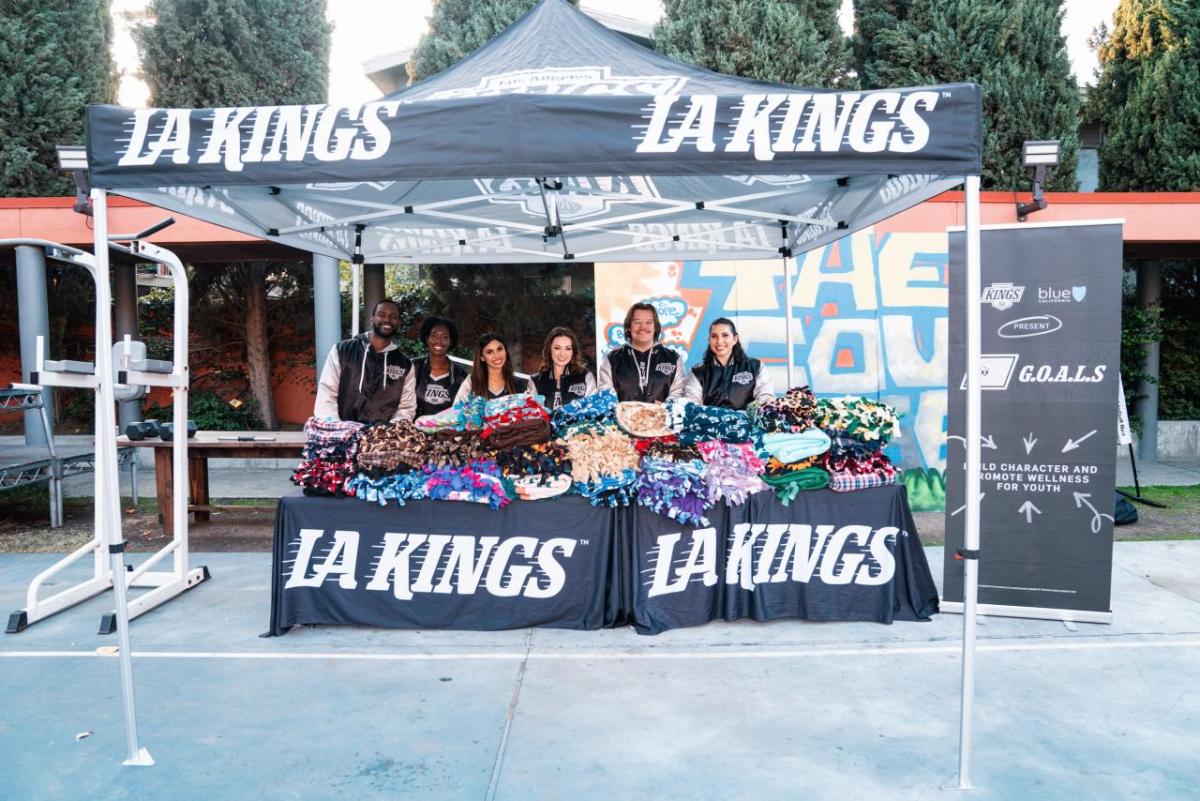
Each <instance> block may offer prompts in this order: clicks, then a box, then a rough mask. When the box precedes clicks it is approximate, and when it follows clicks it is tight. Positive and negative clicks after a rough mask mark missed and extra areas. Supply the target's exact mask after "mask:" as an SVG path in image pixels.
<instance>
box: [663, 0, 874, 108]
mask: <svg viewBox="0 0 1200 801" xmlns="http://www.w3.org/2000/svg"><path fill="white" fill-rule="evenodd" d="M840 6H841V2H840V0H666V2H664V3H663V12H664V16H663V19H662V21H661V22H660V23H659V24H658V25H657V26H656V27H655V29H654V46H655V47H656V48H657V49H658V50H659V51H660V52H662V53H663V54H664V55H666V56H667V57H669V58H673V59H675V60H676V61H684V62H687V63H689V64H695V65H697V66H700V67H704V68H706V69H710V70H714V71H716V72H723V73H726V74H728V75H740V76H742V77H744V78H754V79H757V80H760V81H770V82H772V83H790V84H797V85H800V86H830V87H832V86H841V85H844V84H846V83H847V82H848V81H849V82H851V83H852V80H853V79H848V77H847V76H848V73H849V71H850V64H851V61H850V47H849V44H848V42H847V41H846V37H845V36H844V35H843V34H842V29H841V26H840V25H839V24H838V18H837V15H838V8H839V7H840Z"/></svg>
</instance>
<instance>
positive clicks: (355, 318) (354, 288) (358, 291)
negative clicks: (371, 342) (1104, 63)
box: [350, 261, 362, 337]
mask: <svg viewBox="0 0 1200 801" xmlns="http://www.w3.org/2000/svg"><path fill="white" fill-rule="evenodd" d="M361 272H362V265H361V264H359V263H358V262H357V261H356V262H352V263H351V264H350V275H351V276H352V278H351V282H350V336H352V337H356V336H358V329H359V325H360V322H361V319H362V317H361V315H360V314H359V312H358V307H359V306H360V305H362V304H361V302H360V297H361V295H362V279H361Z"/></svg>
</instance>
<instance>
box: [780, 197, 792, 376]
mask: <svg viewBox="0 0 1200 801" xmlns="http://www.w3.org/2000/svg"><path fill="white" fill-rule="evenodd" d="M787 225H788V224H787V220H780V221H779V227H780V231H781V233H782V235H783V242H782V243H781V246H780V248H779V255H781V256H783V320H784V322H783V324H784V327H785V330H784V333H783V341H784V344H785V347H786V348H787V388H788V389H791V388H792V387H794V386H795V385H796V384H795V382H794V381H793V380H792V361H793V360H794V359H795V357H796V346H795V342H794V341H793V337H792V249H791V248H790V247H788V233H787Z"/></svg>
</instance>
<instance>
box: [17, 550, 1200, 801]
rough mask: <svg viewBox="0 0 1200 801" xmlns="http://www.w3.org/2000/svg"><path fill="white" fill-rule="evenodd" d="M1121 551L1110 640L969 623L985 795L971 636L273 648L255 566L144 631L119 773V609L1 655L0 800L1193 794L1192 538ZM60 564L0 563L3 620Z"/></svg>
mask: <svg viewBox="0 0 1200 801" xmlns="http://www.w3.org/2000/svg"><path fill="white" fill-rule="evenodd" d="M1115 554H1116V564H1115V568H1114V575H1113V598H1114V601H1113V608H1114V622H1113V624H1112V625H1108V626H1102V625H1088V624H1078V626H1077V631H1070V630H1068V628H1067V627H1065V626H1064V625H1063V624H1062V623H1060V622H1052V621H1035V620H1016V619H1003V618H988V619H985V620H984V625H981V626H980V627H979V629H978V631H979V638H980V639H979V642H980V648H979V656H978V692H977V696H976V715H975V720H976V731H975V740H974V742H975V750H974V762H973V770H972V778H973V779H974V782H975V784H976V787H977V789H975V790H973V791H970V792H960V791H957V790H943V789H941V787H942V785H943V784H945V783H947V782H948V781H949V780H951V779H953V778H954V777H955V776H956V770H957V764H958V763H957V747H958V720H959V706H958V704H959V700H958V699H959V680H960V673H959V654H960V651H959V648H960V646H959V642H960V640H959V638H960V635H961V632H962V618H961V616H957V615H948V614H947V615H940V616H938V617H937V618H936V619H935V620H934V621H932V622H930V623H897V624H895V625H892V626H883V625H877V624H859V623H840V624H811V623H804V622H799V621H780V622H775V623H769V624H762V623H748V622H743V623H714V624H710V625H707V626H703V627H699V628H694V629H684V630H677V631H673V632H668V633H666V634H662V635H659V636H657V637H641V636H638V635H636V634H634V633H633V632H632V630H629V629H622V630H615V631H614V630H607V631H597V632H576V631H558V630H549V629H538V630H519V631H506V632H490V633H489V632H433V631H424V632H415V631H390V630H378V629H355V628H333V627H321V628H302V629H298V630H295V631H293V632H292V633H290V634H288V635H287V636H284V637H281V638H274V639H261V638H259V637H258V635H259V634H260V633H261V632H263V631H264V630H265V629H266V628H267V619H268V611H269V589H270V556H269V555H268V554H260V553H244V554H202V555H199V556H198V557H196V558H195V560H194V564H206V565H208V566H209V568H210V569H211V570H212V573H213V578H212V580H211V581H209V582H207V583H205V584H202V585H200V586H199V587H197V588H195V589H193V590H191V591H190V592H189V593H187V594H185V595H184V596H182V597H180V598H177V599H175V600H174V601H172V602H171V603H170V604H168V605H167V606H165V607H162V608H160V609H158V610H155V611H153V612H151V613H150V614H148V615H146V616H145V617H143V618H141V619H139V620H137V621H135V622H134V624H133V626H132V637H133V647H134V654H135V657H134V667H135V679H136V682H137V701H138V720H139V724H140V735H141V744H142V745H144V746H145V747H147V748H148V749H149V751H150V752H151V754H152V755H153V757H154V758H155V759H156V760H157V765H156V766H155V767H151V768H136V767H123V766H122V765H121V760H122V759H123V758H124V756H125V740H124V729H123V724H122V717H121V703H120V689H119V687H120V685H119V679H118V663H117V660H116V659H115V658H113V657H111V656H100V655H97V654H96V649H97V648H98V647H101V646H106V645H110V644H112V645H115V641H116V638H115V636H112V637H102V636H99V635H97V634H96V631H97V625H98V623H99V619H100V615H101V614H102V613H103V612H105V611H108V610H109V609H110V608H111V596H105V597H101V598H97V599H93V600H91V601H88V602H86V603H84V604H82V605H80V606H79V607H76V608H74V609H72V610H69V611H67V612H64V613H62V614H60V615H58V616H57V617H55V618H51V619H49V620H46V621H43V622H41V623H38V624H36V625H34V626H33V627H32V628H30V629H28V630H27V631H25V632H22V633H21V634H18V635H0V693H2V695H0V697H2V698H3V702H2V706H0V799H5V801H7V800H8V799H13V800H14V801H15V800H16V799H20V800H21V801H38V800H40V799H138V800H139V801H141V800H143V799H221V800H222V801H225V800H226V799H334V798H339V799H340V798H350V799H395V798H416V799H490V798H495V799H557V798H569V799H592V798H596V799H796V798H803V799H854V801H859V800H860V799H861V800H862V801H867V800H868V799H869V800H871V801H874V800H875V799H957V798H966V799H981V800H982V799H1037V800H1038V801H1043V800H1044V801H1050V800H1052V799H1071V800H1072V801H1075V800H1076V799H1089V800H1090V799H1142V798H1144V799H1189V798H1192V799H1194V798H1200V572H1198V571H1197V569H1196V567H1197V565H1200V541H1178V542H1128V543H1118V544H1117V545H1116V551H1115ZM928 555H929V558H930V562H931V567H932V568H933V571H934V575H935V576H936V577H938V579H939V582H940V578H941V563H942V560H941V551H940V549H929V551H928ZM52 559H53V557H52V556H51V555H46V554H16V555H4V556H0V608H2V609H3V610H4V611H8V610H12V609H16V608H18V607H20V606H22V605H23V601H22V599H23V597H24V586H25V584H26V582H27V581H28V580H29V579H30V578H31V577H32V576H33V575H34V574H35V573H36V572H37V571H38V570H39V569H40V568H41V567H42V566H43V565H46V564H48V563H50V561H52ZM83 732H91V734H90V736H87V737H84V738H82V739H77V735H79V734H81V733H83Z"/></svg>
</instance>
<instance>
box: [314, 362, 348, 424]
mask: <svg viewBox="0 0 1200 801" xmlns="http://www.w3.org/2000/svg"><path fill="white" fill-rule="evenodd" d="M341 377H342V363H341V360H340V359H338V353H337V345H334V346H333V347H332V348H330V349H329V355H328V356H326V357H325V367H324V369H322V370H321V380H320V381H318V382H317V402H316V403H315V404H313V417H333V418H337V417H338V381H339V379H341Z"/></svg>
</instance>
